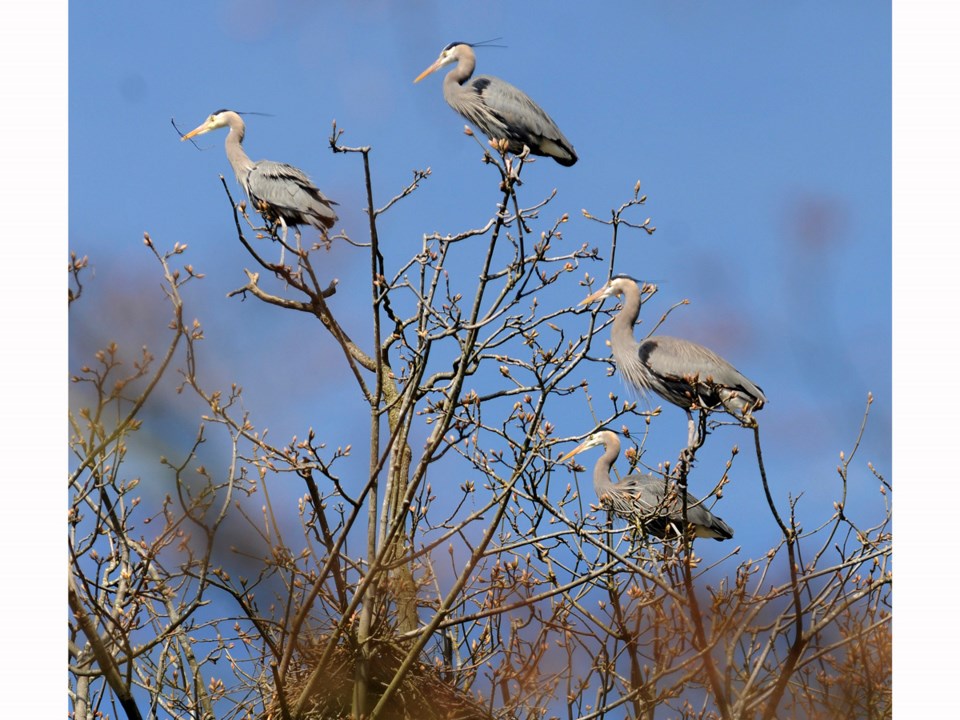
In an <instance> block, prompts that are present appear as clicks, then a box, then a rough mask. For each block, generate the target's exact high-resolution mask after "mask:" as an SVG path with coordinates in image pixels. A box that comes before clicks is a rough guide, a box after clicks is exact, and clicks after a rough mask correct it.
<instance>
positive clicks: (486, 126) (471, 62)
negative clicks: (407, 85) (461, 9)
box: [414, 42, 577, 165]
mask: <svg viewBox="0 0 960 720" xmlns="http://www.w3.org/2000/svg"><path fill="white" fill-rule="evenodd" d="M454 62H456V63H457V66H456V67H455V68H454V69H453V70H451V71H450V72H448V73H447V76H446V77H445V78H444V79H443V97H444V99H445V100H446V101H447V104H448V105H450V107H452V108H453V109H454V110H456V111H457V112H458V113H460V114H461V115H463V116H464V117H465V118H466V119H467V120H469V121H470V122H471V123H473V124H474V125H476V126H477V127H478V128H480V130H481V132H483V134H484V135H486V136H487V137H488V138H490V140H491V144H493V143H494V142H496V141H498V140H506V142H507V150H509V151H510V152H511V153H513V154H514V155H520V154H522V153H523V148H524V146H526V147H528V148H530V152H531V153H533V154H534V155H543V156H548V157H552V158H553V159H554V160H556V161H557V162H558V163H560V164H561V165H573V164H574V163H575V162H576V161H577V153H576V152H574V150H573V145H571V144H570V141H569V140H567V138H565V137H564V136H563V133H562V132H560V128H558V127H557V124H556V123H555V122H554V121H553V120H551V119H550V116H549V115H547V114H546V113H545V112H544V111H543V109H542V108H541V107H540V106H539V105H537V104H536V103H535V102H534V101H533V100H531V99H530V97H529V96H528V95H527V94H526V93H525V92H523V91H522V90H520V89H519V88H516V87H514V86H513V85H511V84H510V83H508V82H506V81H505V80H501V79H500V78H497V77H491V76H490V75H478V76H477V77H475V78H473V79H472V80H471V79H470V76H471V75H473V69H474V68H475V67H476V65H477V56H476V55H475V54H474V52H473V47H472V46H471V45H470V43H465V42H454V43H450V44H449V45H447V46H446V47H445V48H444V49H443V50H441V51H440V57H438V58H437V60H436V62H434V63H433V65H431V66H430V67H428V68H427V69H426V70H424V71H423V72H422V73H420V74H419V75H418V76H417V78H416V80H414V82H415V83H416V82H420V81H421V80H423V78H425V77H426V76H427V75H429V74H430V73H432V72H434V71H435V70H439V69H440V68H442V67H446V66H447V65H450V64H451V63H454Z"/></svg>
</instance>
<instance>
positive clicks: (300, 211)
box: [181, 110, 337, 232]
mask: <svg viewBox="0 0 960 720" xmlns="http://www.w3.org/2000/svg"><path fill="white" fill-rule="evenodd" d="M222 127H228V128H230V132H228V133H227V139H226V140H225V141H224V147H225V149H226V151H227V160H228V161H229V162H230V166H231V167H232V168H233V173H234V175H236V176H237V182H238V183H240V186H241V187H242V188H243V191H244V192H245V193H246V194H247V197H248V198H249V199H250V204H251V205H252V206H253V208H254V209H255V210H257V211H258V212H259V213H260V214H261V215H263V216H264V217H265V218H266V219H267V220H268V221H270V222H280V223H281V224H282V225H284V226H286V225H293V226H297V225H312V226H313V227H315V228H317V229H318V230H320V231H321V232H326V231H327V230H329V229H330V228H332V227H333V225H334V223H336V222H337V214H336V213H335V212H334V211H333V207H332V206H333V205H336V204H337V203H335V202H334V201H333V200H330V199H329V198H328V197H326V196H325V195H324V194H323V193H322V192H320V191H319V190H318V189H317V188H316V187H315V186H314V185H313V183H312V182H310V178H309V177H307V174H306V173H305V172H303V171H302V170H300V169H299V168H295V167H293V165H287V164H286V163H279V162H274V161H272V160H258V161H257V162H253V161H252V160H251V159H250V158H249V156H248V155H247V153H246V152H244V150H243V146H242V143H243V135H244V132H245V125H244V123H243V120H242V119H241V117H240V115H239V114H237V113H236V112H234V111H233V110H217V111H216V112H215V113H213V114H212V115H211V116H210V117H208V118H207V119H206V121H205V122H204V123H203V124H202V125H200V126H199V127H197V128H195V129H193V130H191V131H190V132H188V133H187V134H186V135H184V136H183V137H182V138H181V139H182V140H187V139H189V138H192V137H194V136H195V135H203V134H204V133H207V132H210V131H211V130H217V129H219V128H222Z"/></svg>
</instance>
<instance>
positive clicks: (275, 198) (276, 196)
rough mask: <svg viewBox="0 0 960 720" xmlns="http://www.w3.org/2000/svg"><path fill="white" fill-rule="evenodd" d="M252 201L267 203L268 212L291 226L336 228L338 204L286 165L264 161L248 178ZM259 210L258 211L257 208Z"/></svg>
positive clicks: (307, 178)
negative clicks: (335, 210)
mask: <svg viewBox="0 0 960 720" xmlns="http://www.w3.org/2000/svg"><path fill="white" fill-rule="evenodd" d="M247 188H248V194H249V195H250V201H251V202H252V203H253V204H254V205H255V206H259V204H260V203H261V202H262V203H266V204H267V206H268V209H269V210H270V211H272V212H274V213H276V214H279V215H280V216H281V217H283V219H284V221H286V222H287V223H288V224H290V225H304V224H307V225H313V226H314V227H316V228H318V229H321V230H325V229H329V228H331V227H333V225H334V223H336V221H337V214H336V213H335V212H334V211H333V207H332V206H333V205H336V204H337V203H336V202H334V201H333V200H330V199H329V198H328V197H326V196H325V195H324V194H323V193H322V192H320V190H318V189H317V188H316V187H315V186H314V185H313V183H312V182H310V178H309V177H307V175H306V173H304V172H303V171H302V170H300V169H299V168H295V167H293V165H287V164H286V163H278V162H273V161H272V160H261V161H259V162H258V163H256V164H254V166H253V168H251V170H250V173H249V174H248V175H247ZM258 209H259V207H258Z"/></svg>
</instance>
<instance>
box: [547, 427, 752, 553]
mask: <svg viewBox="0 0 960 720" xmlns="http://www.w3.org/2000/svg"><path fill="white" fill-rule="evenodd" d="M597 445H603V446H604V447H605V448H606V452H604V453H603V455H601V456H600V459H599V460H597V464H596V465H595V466H594V468H593V490H594V492H596V493H597V497H598V498H600V502H601V503H602V504H603V505H604V506H605V507H606V508H607V509H608V510H610V511H612V512H613V513H614V514H615V515H619V516H620V517H622V518H626V519H627V520H629V521H630V522H633V523H638V524H639V525H640V527H642V528H643V530H644V532H647V533H649V534H651V535H653V536H654V537H657V538H660V539H661V540H665V539H667V538H668V537H676V536H678V535H680V533H682V532H683V529H684V527H686V525H687V524H689V526H690V527H691V528H692V529H693V534H694V536H695V537H708V538H713V539H714V540H729V539H730V538H732V537H733V528H731V527H730V526H729V525H727V524H726V523H725V522H724V521H723V520H721V519H720V518H718V517H717V516H716V515H714V514H713V513H712V512H710V511H709V510H707V509H706V508H705V507H703V504H702V503H701V502H700V501H699V500H697V498H695V497H694V496H693V495H690V494H688V495H687V522H686V524H685V523H684V520H683V496H682V495H681V493H682V492H683V491H682V490H681V489H680V488H679V487H677V485H675V484H672V483H671V484H668V483H667V481H666V479H664V478H657V477H655V476H653V475H649V474H644V475H628V476H627V477H625V478H623V479H622V480H621V481H620V482H613V481H612V480H611V479H610V469H611V468H612V467H613V463H614V462H615V461H616V459H617V457H618V456H619V455H620V438H618V437H617V435H616V433H613V432H611V431H609V430H600V431H598V432H595V433H593V434H592V435H591V436H590V437H588V438H587V439H586V440H584V441H583V442H582V443H580V445H578V446H577V447H575V448H574V449H573V450H571V451H570V452H568V453H566V454H565V455H563V456H561V457H560V459H559V460H558V462H566V461H567V460H569V459H570V458H572V457H573V456H574V455H577V454H579V453H581V452H583V451H584V450H589V449H590V448H592V447H596V446H597Z"/></svg>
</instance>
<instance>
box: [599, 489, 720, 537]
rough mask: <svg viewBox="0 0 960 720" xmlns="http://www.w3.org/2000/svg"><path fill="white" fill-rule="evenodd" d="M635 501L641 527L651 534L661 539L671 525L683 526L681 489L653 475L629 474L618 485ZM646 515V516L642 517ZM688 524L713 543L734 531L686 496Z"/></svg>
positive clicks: (690, 497)
mask: <svg viewBox="0 0 960 720" xmlns="http://www.w3.org/2000/svg"><path fill="white" fill-rule="evenodd" d="M618 486H622V487H623V490H624V491H625V492H629V493H630V494H631V495H632V496H633V497H634V498H635V502H636V506H637V510H638V511H639V512H640V515H641V518H642V520H643V523H644V526H645V527H646V528H647V530H648V532H650V534H652V535H655V536H656V537H659V538H663V537H665V536H666V535H667V534H669V533H668V529H669V528H668V526H669V524H670V523H673V524H675V525H676V526H677V527H682V526H683V500H682V498H681V496H680V489H679V488H678V487H677V486H676V485H674V484H672V483H671V484H669V485H668V484H667V483H666V481H664V480H663V479H662V478H658V477H656V476H654V475H650V474H644V475H630V476H628V477H626V478H624V479H623V480H621V481H620V483H618ZM645 514H646V517H644V515H645ZM687 521H688V522H689V523H690V524H692V525H694V526H695V527H696V532H697V535H698V536H700V537H710V538H714V539H715V540H727V539H729V538H732V537H733V528H731V527H730V526H729V525H727V524H726V523H725V522H724V521H723V520H721V519H720V518H718V517H717V516H716V515H714V514H713V513H712V512H710V511H709V510H707V509H706V508H705V507H704V506H703V504H702V503H701V502H700V500H699V499H698V498H696V497H695V496H693V495H691V494H690V493H687Z"/></svg>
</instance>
